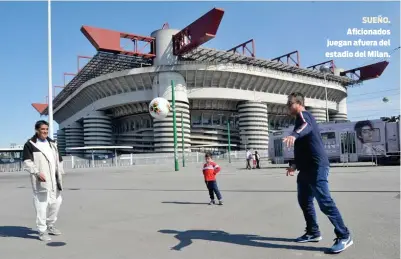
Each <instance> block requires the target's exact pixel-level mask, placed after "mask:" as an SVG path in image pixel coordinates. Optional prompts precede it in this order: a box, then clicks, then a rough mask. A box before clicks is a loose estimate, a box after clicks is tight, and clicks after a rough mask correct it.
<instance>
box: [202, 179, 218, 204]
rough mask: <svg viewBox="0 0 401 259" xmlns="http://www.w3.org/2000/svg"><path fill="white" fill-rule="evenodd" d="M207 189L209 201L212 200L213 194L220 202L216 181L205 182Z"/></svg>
mask: <svg viewBox="0 0 401 259" xmlns="http://www.w3.org/2000/svg"><path fill="white" fill-rule="evenodd" d="M205 183H206V186H207V189H208V190H209V196H210V199H211V200H214V194H216V196H217V199H219V200H221V199H222V197H221V193H220V191H219V187H218V186H217V182H216V181H205Z"/></svg>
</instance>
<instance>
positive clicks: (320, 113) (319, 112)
mask: <svg viewBox="0 0 401 259" xmlns="http://www.w3.org/2000/svg"><path fill="white" fill-rule="evenodd" d="M306 110H307V111H309V112H310V113H311V114H312V116H313V117H315V119H316V122H326V109H324V108H313V107H306Z"/></svg>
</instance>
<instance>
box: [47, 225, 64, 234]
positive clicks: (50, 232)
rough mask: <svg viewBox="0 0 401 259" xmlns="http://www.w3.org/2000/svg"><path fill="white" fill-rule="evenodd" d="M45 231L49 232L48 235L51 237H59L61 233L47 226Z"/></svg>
mask: <svg viewBox="0 0 401 259" xmlns="http://www.w3.org/2000/svg"><path fill="white" fill-rule="evenodd" d="M47 231H48V232H49V234H50V235H53V236H59V235H61V231H60V230H58V229H57V228H55V227H54V226H49V227H48V228H47Z"/></svg>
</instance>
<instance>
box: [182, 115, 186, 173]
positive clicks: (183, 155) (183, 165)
mask: <svg viewBox="0 0 401 259" xmlns="http://www.w3.org/2000/svg"><path fill="white" fill-rule="evenodd" d="M181 147H182V167H185V149H184V113H183V112H181Z"/></svg>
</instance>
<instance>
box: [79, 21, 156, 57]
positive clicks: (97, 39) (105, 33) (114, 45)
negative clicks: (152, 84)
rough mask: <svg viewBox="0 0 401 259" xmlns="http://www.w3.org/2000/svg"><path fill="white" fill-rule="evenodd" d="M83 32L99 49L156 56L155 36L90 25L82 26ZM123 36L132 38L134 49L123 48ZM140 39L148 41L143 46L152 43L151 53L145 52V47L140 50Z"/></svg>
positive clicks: (125, 53)
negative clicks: (121, 43)
mask: <svg viewBox="0 0 401 259" xmlns="http://www.w3.org/2000/svg"><path fill="white" fill-rule="evenodd" d="M81 32H82V33H83V34H84V35H85V37H86V38H87V39H88V40H89V41H90V42H91V43H92V45H93V46H94V47H95V48H96V50H97V51H106V52H113V53H120V54H124V55H131V56H140V57H144V58H154V57H155V56H156V55H155V54H154V53H153V51H154V44H155V38H153V37H149V36H140V35H136V34H131V33H124V32H119V31H112V30H108V29H101V28H95V27H90V26H82V27H81ZM122 38H123V39H130V40H131V41H132V42H133V43H134V49H133V51H126V50H124V49H122V48H121V46H120V40H121V39H122ZM138 41H143V42H146V45H145V46H143V48H145V47H146V46H147V45H148V44H150V49H151V50H150V53H143V52H142V51H143V49H140V50H138Z"/></svg>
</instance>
